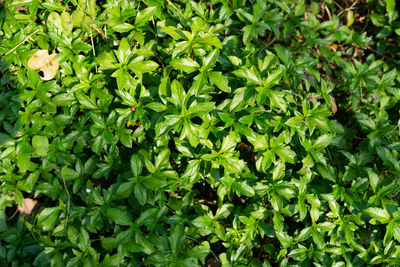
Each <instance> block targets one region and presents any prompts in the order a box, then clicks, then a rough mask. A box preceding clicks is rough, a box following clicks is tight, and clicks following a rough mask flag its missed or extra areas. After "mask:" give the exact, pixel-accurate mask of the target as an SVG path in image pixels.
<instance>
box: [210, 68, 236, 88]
mask: <svg viewBox="0 0 400 267" xmlns="http://www.w3.org/2000/svg"><path fill="white" fill-rule="evenodd" d="M208 78H209V79H210V83H211V84H213V85H216V86H217V87H218V88H219V89H221V90H222V91H224V92H227V93H230V92H231V88H230V87H229V85H228V79H226V77H225V76H224V75H222V73H221V72H218V71H212V72H209V73H208Z"/></svg>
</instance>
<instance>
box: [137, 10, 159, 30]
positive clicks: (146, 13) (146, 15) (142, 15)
mask: <svg viewBox="0 0 400 267" xmlns="http://www.w3.org/2000/svg"><path fill="white" fill-rule="evenodd" d="M156 11H157V7H155V6H151V7H148V8H145V9H143V10H140V11H139V13H138V14H137V15H136V18H135V25H136V26H143V25H145V24H146V23H148V22H149V21H150V20H151V18H152V17H153V15H154V14H155V13H156Z"/></svg>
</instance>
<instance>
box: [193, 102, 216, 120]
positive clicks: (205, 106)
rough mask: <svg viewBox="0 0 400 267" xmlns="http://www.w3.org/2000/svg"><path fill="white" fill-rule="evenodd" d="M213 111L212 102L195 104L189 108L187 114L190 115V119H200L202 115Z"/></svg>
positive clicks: (213, 104) (213, 105)
mask: <svg viewBox="0 0 400 267" xmlns="http://www.w3.org/2000/svg"><path fill="white" fill-rule="evenodd" d="M213 109H215V103H214V102H208V103H195V104H194V105H191V106H190V108H189V110H188V112H189V113H190V115H191V117H196V116H199V117H201V116H203V115H204V114H207V113H209V112H211V111H212V110H213Z"/></svg>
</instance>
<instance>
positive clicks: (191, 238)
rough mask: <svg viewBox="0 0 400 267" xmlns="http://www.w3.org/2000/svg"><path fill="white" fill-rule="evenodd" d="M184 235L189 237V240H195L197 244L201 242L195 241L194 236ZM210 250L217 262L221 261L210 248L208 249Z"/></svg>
mask: <svg viewBox="0 0 400 267" xmlns="http://www.w3.org/2000/svg"><path fill="white" fill-rule="evenodd" d="M185 237H186V238H187V239H190V240H193V241H195V242H197V243H198V244H201V243H200V241H197V240H196V239H194V238H193V237H191V236H188V235H185ZM210 251H211V254H213V256H214V258H215V259H216V260H217V261H218V262H221V261H220V260H219V259H218V257H217V255H215V253H214V251H212V250H211V249H210Z"/></svg>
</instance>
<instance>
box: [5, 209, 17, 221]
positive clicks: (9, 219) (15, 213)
mask: <svg viewBox="0 0 400 267" xmlns="http://www.w3.org/2000/svg"><path fill="white" fill-rule="evenodd" d="M17 212H18V207H17V208H16V209H15V212H14V214H13V215H12V216H11V217H10V218H8V219H7V221H11V220H12V218H14V217H15V215H17Z"/></svg>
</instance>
